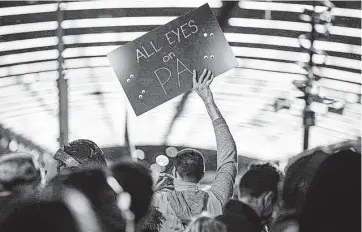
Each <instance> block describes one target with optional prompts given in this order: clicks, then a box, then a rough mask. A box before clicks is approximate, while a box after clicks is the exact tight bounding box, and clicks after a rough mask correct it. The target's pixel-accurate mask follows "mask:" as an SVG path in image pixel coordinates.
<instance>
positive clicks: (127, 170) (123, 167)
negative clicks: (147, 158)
mask: <svg viewBox="0 0 362 232" xmlns="http://www.w3.org/2000/svg"><path fill="white" fill-rule="evenodd" d="M110 172H111V174H112V175H113V176H114V178H116V180H117V181H118V182H119V183H120V185H121V186H122V187H123V189H124V191H126V192H128V193H129V194H130V195H131V207H130V209H131V210H132V212H133V213H134V214H135V221H136V222H138V221H139V220H140V219H141V218H142V217H143V216H145V215H146V214H147V212H148V209H149V206H150V203H151V199H152V195H153V181H152V177H151V171H150V169H148V168H147V167H145V166H143V165H141V164H138V163H134V162H122V163H116V164H114V165H112V167H111V168H110Z"/></svg>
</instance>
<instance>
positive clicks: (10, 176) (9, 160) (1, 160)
mask: <svg viewBox="0 0 362 232" xmlns="http://www.w3.org/2000/svg"><path fill="white" fill-rule="evenodd" d="M42 179H43V176H42V172H41V169H40V165H39V163H38V162H37V161H36V159H35V157H34V156H33V155H31V154H27V153H23V152H17V153H8V154H5V155H2V156H0V186H2V188H3V190H7V191H11V190H12V189H13V188H14V187H16V186H19V185H22V184H39V183H40V182H41V180H42Z"/></svg>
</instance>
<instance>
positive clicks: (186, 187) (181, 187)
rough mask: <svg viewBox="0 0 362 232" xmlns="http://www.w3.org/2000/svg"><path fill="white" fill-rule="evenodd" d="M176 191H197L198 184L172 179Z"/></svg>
mask: <svg viewBox="0 0 362 232" xmlns="http://www.w3.org/2000/svg"><path fill="white" fill-rule="evenodd" d="M174 185H175V190H176V191H198V190H199V184H197V183H191V182H186V181H182V180H177V179H174Z"/></svg>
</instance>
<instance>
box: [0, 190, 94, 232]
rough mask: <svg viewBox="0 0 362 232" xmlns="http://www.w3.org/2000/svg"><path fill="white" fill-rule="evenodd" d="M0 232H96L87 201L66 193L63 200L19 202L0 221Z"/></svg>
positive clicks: (72, 192) (24, 200)
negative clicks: (65, 197)
mask: <svg viewBox="0 0 362 232" xmlns="http://www.w3.org/2000/svg"><path fill="white" fill-rule="evenodd" d="M0 231H1V232H24V231H36V232H49V231H52V232H65V231H66V232H100V231H101V229H100V227H99V225H98V221H97V219H96V217H95V214H94V212H93V211H92V209H91V208H90V205H89V202H88V200H87V199H86V198H85V197H84V196H83V195H82V194H80V193H79V192H77V191H75V190H70V191H69V192H67V199H61V198H59V199H51V200H43V199H40V198H29V199H19V200H18V201H17V202H13V204H11V205H8V206H7V207H5V209H4V213H3V214H2V215H1V218H0Z"/></svg>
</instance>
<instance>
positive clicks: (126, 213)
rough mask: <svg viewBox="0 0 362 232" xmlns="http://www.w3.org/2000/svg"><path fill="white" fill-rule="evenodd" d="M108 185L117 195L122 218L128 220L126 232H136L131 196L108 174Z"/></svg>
mask: <svg viewBox="0 0 362 232" xmlns="http://www.w3.org/2000/svg"><path fill="white" fill-rule="evenodd" d="M107 183H108V185H109V187H111V189H112V190H113V191H114V192H115V193H116V194H117V207H118V208H119V209H120V210H121V213H122V217H123V218H124V219H125V220H126V232H134V231H135V228H134V227H135V226H134V218H135V216H134V213H133V212H132V211H131V209H130V208H131V195H130V194H129V193H128V192H125V191H124V189H123V187H122V186H121V185H120V183H119V182H118V181H117V179H116V178H114V177H113V176H112V175H111V174H110V173H107Z"/></svg>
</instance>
